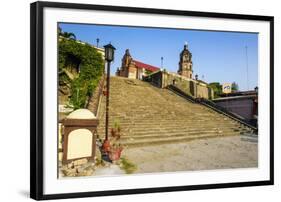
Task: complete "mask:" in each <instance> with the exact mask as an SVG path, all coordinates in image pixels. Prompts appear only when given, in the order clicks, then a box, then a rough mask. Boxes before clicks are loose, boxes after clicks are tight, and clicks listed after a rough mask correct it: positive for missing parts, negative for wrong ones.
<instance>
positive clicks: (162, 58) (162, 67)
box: [161, 57, 164, 69]
mask: <svg viewBox="0 0 281 202" xmlns="http://www.w3.org/2000/svg"><path fill="white" fill-rule="evenodd" d="M163 59H164V58H163V57H161V69H163Z"/></svg>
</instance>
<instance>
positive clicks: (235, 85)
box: [231, 82, 239, 92]
mask: <svg viewBox="0 0 281 202" xmlns="http://www.w3.org/2000/svg"><path fill="white" fill-rule="evenodd" d="M238 90H239V86H238V84H237V83H236V82H233V83H232V84H231V91H232V92H237V91H238Z"/></svg>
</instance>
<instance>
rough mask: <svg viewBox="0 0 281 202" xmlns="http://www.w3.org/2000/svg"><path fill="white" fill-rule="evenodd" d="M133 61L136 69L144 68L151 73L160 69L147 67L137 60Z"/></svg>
mask: <svg viewBox="0 0 281 202" xmlns="http://www.w3.org/2000/svg"><path fill="white" fill-rule="evenodd" d="M133 61H134V62H135V64H136V66H137V68H144V69H147V70H149V71H152V72H155V71H158V70H160V68H158V67H155V66H152V65H148V64H145V63H142V62H140V61H137V60H133Z"/></svg>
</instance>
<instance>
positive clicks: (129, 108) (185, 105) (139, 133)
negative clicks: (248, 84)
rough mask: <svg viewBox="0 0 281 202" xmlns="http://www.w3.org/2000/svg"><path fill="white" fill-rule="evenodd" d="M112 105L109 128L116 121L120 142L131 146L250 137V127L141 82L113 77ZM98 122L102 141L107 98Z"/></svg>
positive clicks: (103, 103)
mask: <svg viewBox="0 0 281 202" xmlns="http://www.w3.org/2000/svg"><path fill="white" fill-rule="evenodd" d="M131 83H134V84H135V85H132V84H131ZM109 104H110V107H109V114H110V118H109V127H110V128H112V127H113V126H114V122H115V120H117V121H118V122H119V123H120V127H121V139H122V141H123V142H124V143H126V142H127V143H128V144H129V145H146V144H159V143H169V142H176V141H184V140H190V139H194V138H206V137H216V136H225V135H239V134H244V133H251V130H249V128H248V127H245V126H244V125H241V124H240V123H238V122H236V121H234V120H232V119H230V118H228V117H226V116H224V115H222V114H219V113H217V112H215V111H213V110H211V109H209V108H207V107H204V106H202V105H199V104H196V103H191V102H189V101H187V100H186V99H184V98H182V97H180V96H178V95H176V94H174V93H173V92H171V91H169V90H166V89H160V88H157V87H154V86H152V85H150V84H149V83H146V82H143V81H140V80H134V79H127V78H121V77H111V86H110V102H109ZM98 118H99V120H100V125H99V127H98V133H99V135H100V136H101V137H102V136H103V135H104V133H105V97H104V96H102V98H101V105H100V109H99V114H98ZM132 138H133V140H134V141H133V142H132V141H131V139H132ZM127 143H126V144H127Z"/></svg>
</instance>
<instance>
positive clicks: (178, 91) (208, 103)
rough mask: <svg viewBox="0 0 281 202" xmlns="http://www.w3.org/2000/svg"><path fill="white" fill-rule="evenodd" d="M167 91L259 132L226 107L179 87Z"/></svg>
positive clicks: (172, 86)
mask: <svg viewBox="0 0 281 202" xmlns="http://www.w3.org/2000/svg"><path fill="white" fill-rule="evenodd" d="M167 89H169V90H171V91H172V92H174V93H176V94H177V95H180V96H181V97H184V98H186V99H187V100H189V101H191V102H193V103H198V104H201V105H204V106H206V107H208V108H210V109H212V110H214V111H216V112H218V113H220V114H223V115H225V116H227V117H229V118H231V119H233V120H235V121H237V122H239V123H241V124H243V125H246V126H247V127H249V128H251V129H252V130H254V131H255V132H256V131H257V130H258V129H257V128H256V127H255V126H253V125H251V123H249V122H247V121H246V120H245V119H243V118H241V117H239V116H238V115H236V114H234V113H232V112H230V111H228V110H227V109H225V108H224V107H221V106H219V105H217V104H216V103H214V102H212V101H210V100H207V99H205V98H194V97H192V96H190V95H188V94H187V93H185V92H184V91H182V90H181V89H179V88H178V87H176V86H175V85H169V86H167Z"/></svg>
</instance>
